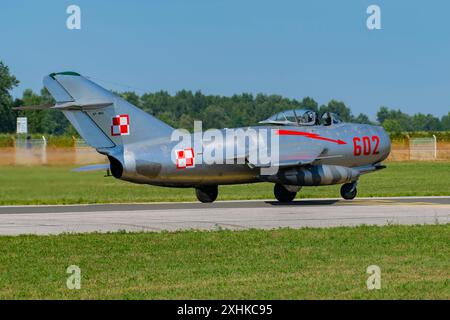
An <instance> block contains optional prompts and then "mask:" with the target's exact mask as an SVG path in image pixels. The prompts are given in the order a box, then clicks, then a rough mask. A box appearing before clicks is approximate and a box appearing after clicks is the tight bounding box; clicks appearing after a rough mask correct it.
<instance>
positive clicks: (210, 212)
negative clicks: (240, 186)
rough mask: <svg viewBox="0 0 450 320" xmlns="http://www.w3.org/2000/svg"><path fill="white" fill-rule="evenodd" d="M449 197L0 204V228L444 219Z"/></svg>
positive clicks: (6, 231)
mask: <svg viewBox="0 0 450 320" xmlns="http://www.w3.org/2000/svg"><path fill="white" fill-rule="evenodd" d="M449 217H450V197H406V198H359V199H356V200H353V201H345V200H340V199H305V200H299V201H295V202H293V203H290V204H280V203H278V202H275V201H264V200H258V201H224V202H216V203H213V204H202V203H155V204H107V205H75V206H12V207H8V206H7V207H0V234H1V235H18V234H59V233H65V232H66V233H67V232H69V233H73V232H77V233H78V232H95V231H98V232H108V231H119V230H126V231H162V230H168V231H174V230H183V229H201V230H218V229H224V228H227V229H248V228H260V229H273V228H280V227H291V228H300V227H335V226H355V225H361V224H367V225H385V224H410V225H411V224H437V223H439V224H443V223H449Z"/></svg>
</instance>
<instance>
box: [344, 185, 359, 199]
mask: <svg viewBox="0 0 450 320" xmlns="http://www.w3.org/2000/svg"><path fill="white" fill-rule="evenodd" d="M357 193H358V191H357V189H356V182H353V183H346V184H343V185H342V187H341V196H342V198H344V199H345V200H353V199H355V197H356V194H357Z"/></svg>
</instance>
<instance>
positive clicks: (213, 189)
mask: <svg viewBox="0 0 450 320" xmlns="http://www.w3.org/2000/svg"><path fill="white" fill-rule="evenodd" d="M218 194H219V189H218V187H217V186H208V187H202V188H195V195H196V196H197V199H198V201H200V202H203V203H211V202H214V201H216V199H217V196H218Z"/></svg>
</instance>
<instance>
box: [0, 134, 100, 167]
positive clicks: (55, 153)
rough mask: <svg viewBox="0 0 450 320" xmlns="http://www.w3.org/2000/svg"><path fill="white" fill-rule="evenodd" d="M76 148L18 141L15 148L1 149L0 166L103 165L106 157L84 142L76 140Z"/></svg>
mask: <svg viewBox="0 0 450 320" xmlns="http://www.w3.org/2000/svg"><path fill="white" fill-rule="evenodd" d="M74 145H75V147H67V148H63V147H52V146H48V143H47V140H46V138H45V137H42V138H41V139H17V140H16V142H15V147H13V148H0V165H46V164H48V165H84V164H90V163H103V162H105V161H106V159H105V156H102V155H100V154H98V153H97V152H96V151H95V149H93V148H91V147H89V146H88V145H87V144H86V143H85V142H84V141H83V140H76V141H75V144H74Z"/></svg>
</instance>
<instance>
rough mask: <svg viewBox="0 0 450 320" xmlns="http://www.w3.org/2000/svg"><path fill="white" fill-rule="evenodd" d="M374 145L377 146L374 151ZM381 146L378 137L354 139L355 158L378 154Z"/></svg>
mask: <svg viewBox="0 0 450 320" xmlns="http://www.w3.org/2000/svg"><path fill="white" fill-rule="evenodd" d="M372 143H374V144H375V146H374V147H373V150H372ZM379 145H380V138H379V137H378V136H372V137H368V136H364V137H362V139H361V138H360V137H354V138H353V154H354V155H355V156H360V155H362V154H363V155H365V156H368V155H370V154H378V147H379Z"/></svg>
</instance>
